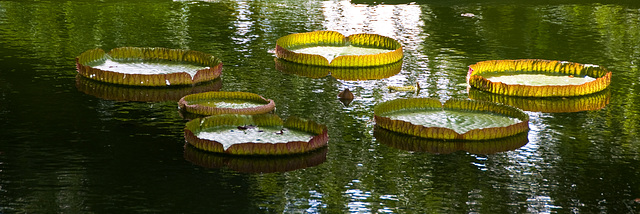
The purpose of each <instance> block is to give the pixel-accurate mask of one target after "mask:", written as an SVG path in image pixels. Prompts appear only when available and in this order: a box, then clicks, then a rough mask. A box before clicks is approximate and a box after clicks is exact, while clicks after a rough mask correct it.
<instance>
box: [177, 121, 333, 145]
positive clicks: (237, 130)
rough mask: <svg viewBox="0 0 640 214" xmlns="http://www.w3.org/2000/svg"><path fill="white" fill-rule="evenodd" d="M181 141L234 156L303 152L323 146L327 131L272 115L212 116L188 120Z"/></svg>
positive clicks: (316, 126)
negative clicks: (183, 138)
mask: <svg viewBox="0 0 640 214" xmlns="http://www.w3.org/2000/svg"><path fill="white" fill-rule="evenodd" d="M185 139H186V141H187V142H188V143H190V144H191V145H193V146H194V147H196V148H198V149H202V150H205V151H210V152H218V153H228V154H236V155H285V154H296V153H305V152H309V151H312V150H315V149H318V148H321V147H324V146H326V144H327V142H328V140H329V137H328V134H327V128H326V127H325V126H323V125H319V124H317V123H315V122H313V121H308V120H302V119H298V118H289V119H288V120H287V121H284V122H283V121H282V120H281V119H280V118H279V117H278V116H276V115H272V114H262V115H253V116H251V115H232V114H224V115H214V116H209V117H205V118H197V119H194V120H192V121H189V122H188V123H187V124H186V127H185Z"/></svg>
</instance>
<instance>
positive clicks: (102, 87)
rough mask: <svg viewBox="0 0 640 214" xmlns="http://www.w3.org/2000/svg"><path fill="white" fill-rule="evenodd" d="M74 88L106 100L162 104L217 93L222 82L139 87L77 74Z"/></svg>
mask: <svg viewBox="0 0 640 214" xmlns="http://www.w3.org/2000/svg"><path fill="white" fill-rule="evenodd" d="M76 88H77V89H78V91H81V92H83V93H85V94H89V95H92V96H95V97H98V98H102V99H107V100H117V101H138V102H162V101H178V100H179V99H180V98H182V97H184V96H186V95H189V94H195V93H202V92H208V91H218V90H220V88H222V81H221V80H220V79H219V78H218V79H216V80H214V81H209V82H205V83H200V84H197V85H195V86H193V87H192V86H183V87H139V86H127V85H115V84H109V83H104V82H98V81H94V80H91V79H87V78H85V77H83V76H82V75H80V74H78V75H76Z"/></svg>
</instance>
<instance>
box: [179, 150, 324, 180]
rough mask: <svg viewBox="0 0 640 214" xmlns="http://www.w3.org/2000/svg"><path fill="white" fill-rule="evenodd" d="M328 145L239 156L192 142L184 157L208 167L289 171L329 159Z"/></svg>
mask: <svg viewBox="0 0 640 214" xmlns="http://www.w3.org/2000/svg"><path fill="white" fill-rule="evenodd" d="M327 151H328V149H327V147H326V146H325V147H322V148H320V149H317V150H314V151H312V152H309V153H304V154H296V155H283V156H276V157H273V156H267V157H264V156H257V157H256V156H238V155H226V154H218V153H212V152H205V151H202V150H200V149H197V148H195V147H193V146H191V145H190V144H188V143H187V144H185V146H184V158H185V159H186V160H188V161H190V162H191V163H194V164H197V165H199V166H202V167H206V168H223V167H226V168H229V169H232V170H235V171H239V172H246V173H272V172H288V171H294V170H298V169H304V168H309V167H314V166H317V165H320V164H322V163H324V162H325V161H326V160H327Z"/></svg>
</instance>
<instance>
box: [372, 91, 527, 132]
mask: <svg viewBox="0 0 640 214" xmlns="http://www.w3.org/2000/svg"><path fill="white" fill-rule="evenodd" d="M447 112H448V113H447ZM454 112H455V113H454ZM481 114H487V115H483V116H481V117H479V116H477V115H481ZM394 115H403V117H395V116H394ZM374 117H375V120H376V125H378V126H380V127H382V128H385V129H388V130H391V131H395V132H399V133H404V134H409V135H415V136H419V137H423V138H434V139H460V140H483V139H495V138H502V137H506V136H512V135H515V134H518V133H521V132H524V131H526V130H528V129H529V126H528V122H529V116H528V115H527V114H525V113H524V112H522V111H520V110H518V109H516V108H513V107H510V106H506V105H501V104H496V103H489V102H482V101H472V100H457V99H451V100H448V101H447V102H446V103H445V104H444V105H442V104H441V103H440V101H438V100H435V99H430V98H410V99H397V100H391V101H387V102H384V103H381V104H379V105H377V106H376V107H375V108H374ZM394 117H395V118H394ZM479 118H481V119H479ZM497 118H500V119H497ZM476 120H477V121H476ZM496 121H501V122H500V123H503V124H495V123H496ZM467 126H471V127H467ZM456 129H457V130H458V131H456ZM463 131H464V132H463Z"/></svg>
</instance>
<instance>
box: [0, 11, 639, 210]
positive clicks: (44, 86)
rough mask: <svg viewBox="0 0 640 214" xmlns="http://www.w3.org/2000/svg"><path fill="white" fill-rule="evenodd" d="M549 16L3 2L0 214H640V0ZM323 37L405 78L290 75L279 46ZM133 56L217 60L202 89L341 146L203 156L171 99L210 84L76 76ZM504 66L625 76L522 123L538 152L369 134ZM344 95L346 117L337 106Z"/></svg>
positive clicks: (462, 95)
mask: <svg viewBox="0 0 640 214" xmlns="http://www.w3.org/2000/svg"><path fill="white" fill-rule="evenodd" d="M543 2H545V3H544V4H539V3H535V1H512V0H488V1H477V0H456V1H444V0H436V1H428V2H412V1H403V0H391V1H388V2H386V3H380V1H360V0H353V1H340V0H334V1H318V0H309V1H294V0H258V1H246V0H213V1H168V0H162V1H155V0H153V1H152V0H142V1H121V0H105V1H95V2H94V1H62V0H49V1H6V0H0V65H1V66H0V212H2V213H305V212H308V213H349V212H351V213H550V212H559V213H572V212H578V213H640V199H639V198H640V140H638V139H639V137H640V136H639V129H640V105H639V104H640V103H639V102H640V98H638V95H639V93H640V84H638V81H639V80H640V71H639V70H638V64H640V3H638V2H635V1H633V2H632V1H627V0H608V1H593V0H566V1H564V0H563V1H554V0H552V1H543ZM316 30H332V31H337V32H340V33H342V34H344V35H351V34H356V33H375V34H380V35H383V36H387V37H390V38H393V39H396V40H397V41H398V42H400V43H401V44H402V45H403V49H404V58H403V62H402V65H401V67H402V68H401V70H400V71H399V72H397V74H393V75H390V76H388V77H385V78H382V79H378V80H358V81H355V80H343V79H339V78H335V77H333V76H331V75H320V76H313V77H310V76H303V75H296V74H292V73H291V72H284V71H281V70H279V69H277V67H276V63H275V61H274V59H275V53H274V49H275V42H276V40H277V39H278V38H280V37H282V36H286V35H289V34H292V33H303V32H310V31H316ZM127 46H133V47H165V48H175V49H190V50H196V51H201V52H204V53H207V54H211V55H214V56H216V57H219V58H220V59H222V61H223V63H224V67H223V71H222V76H221V78H220V80H219V81H218V82H216V83H215V84H213V86H205V87H204V89H202V91H208V90H220V91H245V92H251V93H256V94H259V95H262V96H263V97H265V98H268V99H273V100H274V101H275V103H276V111H275V114H277V115H278V116H280V117H281V118H289V117H300V118H305V119H310V120H313V121H315V122H317V123H320V124H324V125H326V126H327V128H328V133H329V142H328V146H327V148H326V149H325V150H322V151H318V152H315V153H311V154H308V155H307V156H292V157H278V158H274V159H268V158H267V159H265V158H234V157H228V156H219V155H214V154H210V153H202V152H201V153H197V154H194V152H199V151H194V150H193V149H192V148H190V147H188V146H187V147H185V138H184V128H185V124H186V122H187V121H188V119H186V117H185V116H184V115H182V114H181V113H180V112H179V111H178V105H177V101H178V99H179V98H180V97H181V96H184V95H181V94H180V93H193V92H194V91H198V90H200V89H195V88H194V89H193V90H191V89H186V90H182V89H180V88H178V89H175V88H172V89H171V90H167V91H164V92H163V91H162V90H150V89H143V90H142V92H140V91H139V90H136V89H138V88H135V87H119V86H114V85H105V84H97V83H87V81H85V80H82V79H80V77H77V71H76V67H75V57H77V56H78V55H80V54H81V53H83V52H84V51H86V50H90V49H94V48H102V49H104V50H106V51H108V50H110V49H113V48H117V47H127ZM499 59H549V60H564V61H570V62H576V63H585V64H595V65H600V66H603V67H605V68H607V69H608V70H610V71H612V72H613V76H612V81H611V85H610V87H609V88H608V89H607V90H606V91H605V92H603V93H601V94H600V95H597V96H594V97H588V98H587V99H586V100H579V101H576V102H573V101H575V99H573V98H552V99H551V100H550V101H552V102H549V103H554V106H555V105H558V106H561V107H562V108H568V109H579V110H576V111H570V110H567V111H553V110H554V109H551V110H549V111H544V110H537V109H540V108H534V109H536V110H531V111H526V113H527V114H528V115H529V116H530V118H531V119H530V121H529V128H530V130H529V132H528V133H527V134H526V140H525V141H524V142H522V140H515V143H508V144H509V145H502V144H500V143H498V142H496V143H490V142H489V143H487V144H486V145H485V144H483V145H480V144H478V145H473V144H471V145H462V146H464V147H465V148H466V147H469V146H470V147H482V148H483V149H482V150H478V149H476V150H472V149H460V148H458V147H461V144H459V143H453V144H452V143H445V142H435V143H430V144H429V146H430V147H422V148H421V149H419V150H413V149H409V148H411V147H408V146H407V147H395V146H390V145H395V143H397V142H393V143H389V142H385V141H388V140H389V139H391V140H393V139H399V141H401V140H402V139H406V136H395V135H393V133H383V134H382V135H380V134H379V135H376V136H383V137H379V138H376V137H374V132H376V133H378V131H379V128H376V126H375V121H374V120H373V108H374V106H375V105H376V104H378V103H382V102H385V101H388V100H393V99H398V98H410V97H430V98H435V99H438V100H441V101H443V102H444V101H446V100H449V99H452V98H457V99H468V98H469V97H470V95H471V94H474V93H478V92H474V91H473V89H467V84H466V74H467V71H468V66H469V65H472V64H474V63H477V62H479V61H485V60H499ZM89 82H91V81H89ZM418 84H419V86H420V90H408V91H397V90H390V89H389V87H390V86H393V87H402V86H416V85H418ZM346 88H348V89H349V90H350V91H352V92H353V93H354V96H355V99H354V100H353V101H352V102H351V103H349V104H348V105H345V104H343V103H342V102H340V100H339V99H338V98H337V94H338V93H339V92H341V91H343V90H344V89H346ZM145 90H146V91H145ZM480 93H482V92H480ZM150 94H153V95H150ZM156 96H157V99H156ZM130 97H135V99H134V98H130ZM596 98H597V99H596ZM500 99H508V98H500ZM545 100H547V101H549V98H545ZM518 102H520V101H518ZM535 102H536V100H533V101H531V100H529V101H526V102H524V103H530V104H527V106H532V105H536V104H531V103H535ZM575 105H580V106H575ZM582 105H585V106H596V107H595V108H582V107H584V106H582ZM538 107H540V106H538ZM520 108H523V107H520ZM559 108H560V107H559ZM523 109H524V108H523ZM509 142H512V141H509ZM487 145H489V146H490V145H495V146H496V148H492V147H487ZM445 147H446V148H445ZM453 147H456V148H453ZM498 147H499V148H498ZM261 167H266V168H269V167H271V168H269V169H264V170H261V169H263V168H261ZM240 168H241V169H245V170H239V169H240ZM246 169H251V170H246ZM276 169H277V170H276Z"/></svg>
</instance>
